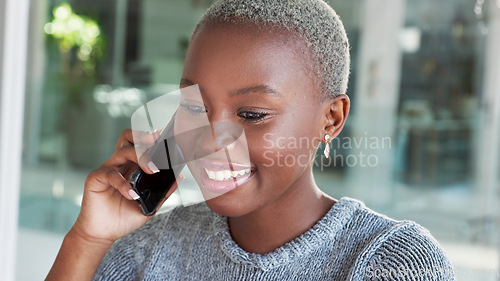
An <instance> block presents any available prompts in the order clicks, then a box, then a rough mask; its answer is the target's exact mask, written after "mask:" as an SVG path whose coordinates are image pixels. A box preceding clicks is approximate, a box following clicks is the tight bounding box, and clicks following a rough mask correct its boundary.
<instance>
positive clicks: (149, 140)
mask: <svg viewBox="0 0 500 281" xmlns="http://www.w3.org/2000/svg"><path fill="white" fill-rule="evenodd" d="M159 137H160V130H159V129H156V130H153V131H151V132H146V131H139V130H131V129H126V130H123V132H122V133H121V135H120V138H119V139H118V142H117V144H116V147H115V150H118V149H120V148H122V147H124V146H134V145H141V144H146V145H149V146H151V145H152V144H154V143H155V142H156V140H157V139H158V138H159Z"/></svg>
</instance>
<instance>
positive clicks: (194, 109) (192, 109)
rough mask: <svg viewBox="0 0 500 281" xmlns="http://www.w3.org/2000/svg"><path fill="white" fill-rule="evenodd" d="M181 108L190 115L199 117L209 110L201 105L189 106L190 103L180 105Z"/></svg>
mask: <svg viewBox="0 0 500 281" xmlns="http://www.w3.org/2000/svg"><path fill="white" fill-rule="evenodd" d="M180 106H181V107H182V108H183V109H184V110H185V111H187V113H188V114H190V115H193V116H197V115H201V114H205V113H207V109H206V108H205V107H203V106H200V105H194V104H188V103H180Z"/></svg>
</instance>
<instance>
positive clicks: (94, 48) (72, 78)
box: [43, 3, 106, 102]
mask: <svg viewBox="0 0 500 281" xmlns="http://www.w3.org/2000/svg"><path fill="white" fill-rule="evenodd" d="M52 14H53V16H54V17H53V19H52V20H51V21H50V22H47V23H46V24H45V26H44V28H43V29H44V31H45V33H46V34H47V35H48V36H49V37H51V38H53V39H55V40H56V42H57V46H58V49H59V53H60V55H61V74H62V76H63V77H64V78H65V80H66V84H67V85H66V87H67V91H68V94H69V96H70V101H73V102H78V99H79V96H80V95H81V94H82V92H84V91H85V90H86V89H87V88H88V87H89V86H91V85H94V84H95V80H96V69H97V63H98V62H99V60H101V59H102V57H103V54H104V50H105V45H106V43H105V40H104V38H103V35H102V34H101V29H100V27H99V25H98V24H97V22H96V21H94V20H92V19H90V18H88V17H86V16H82V15H78V14H76V13H74V12H73V9H72V8H71V6H70V4H68V3H62V4H61V5H59V6H57V7H55V8H54V9H53V10H52Z"/></svg>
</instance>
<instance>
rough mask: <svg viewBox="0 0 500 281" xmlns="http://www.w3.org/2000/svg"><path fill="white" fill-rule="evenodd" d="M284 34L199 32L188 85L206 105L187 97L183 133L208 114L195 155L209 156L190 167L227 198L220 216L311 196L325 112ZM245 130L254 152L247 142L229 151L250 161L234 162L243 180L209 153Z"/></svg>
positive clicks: (219, 203) (220, 203) (214, 205)
mask: <svg viewBox="0 0 500 281" xmlns="http://www.w3.org/2000/svg"><path fill="white" fill-rule="evenodd" d="M284 36H286V35H279V36H277V35H272V34H270V33H265V32H258V31H255V29H251V28H249V27H242V28H238V29H236V28H235V27H228V26H208V27H203V28H201V29H200V30H199V31H198V32H197V34H196V35H195V37H194V38H193V40H192V42H191V45H190V47H189V49H188V52H187V56H186V61H185V65H184V71H183V75H182V81H181V87H188V86H190V85H195V84H198V85H199V88H200V91H201V96H202V101H201V100H195V99H190V98H189V97H183V99H182V101H181V107H179V110H178V118H177V120H176V128H179V127H182V126H183V125H189V124H187V122H189V121H186V120H189V118H187V117H189V116H195V115H196V114H199V113H200V112H201V111H203V112H204V111H206V116H208V120H209V122H210V124H211V125H212V126H211V127H208V128H211V130H208V133H206V132H205V133H203V134H200V135H198V136H196V137H193V139H195V143H194V149H190V150H189V153H191V154H192V155H191V156H190V157H193V158H199V157H201V156H206V155H208V156H206V157H202V158H201V159H200V160H199V161H195V164H192V165H190V169H191V171H192V173H193V175H194V176H195V178H196V179H197V181H198V183H202V184H204V185H206V186H209V188H208V189H209V192H211V193H214V194H217V192H220V194H222V195H220V196H216V197H215V198H213V199H211V200H208V201H207V204H208V206H209V207H210V208H211V209H212V210H213V211H215V212H217V213H219V214H223V215H226V216H241V215H245V214H249V213H251V212H253V211H256V210H258V209H260V208H262V207H263V206H266V205H269V204H274V203H278V202H281V203H293V200H294V199H293V198H294V196H301V193H302V192H304V191H303V190H301V186H304V185H306V184H309V185H310V180H311V174H312V169H311V165H312V163H311V160H312V158H313V157H314V155H315V151H316V147H317V145H318V144H319V138H320V137H322V136H323V135H324V130H322V129H323V128H322V126H321V122H319V121H320V120H321V118H322V117H323V116H322V115H323V113H322V112H321V110H320V109H319V108H320V104H321V102H320V98H319V97H318V96H319V95H317V94H315V93H316V92H315V91H316V87H315V85H314V82H313V79H311V77H310V76H309V75H308V74H307V72H306V71H307V70H308V69H309V68H308V67H305V65H304V62H305V61H309V60H308V59H307V57H303V56H305V55H304V52H303V51H302V49H301V48H299V47H297V46H298V44H297V43H295V44H292V43H290V41H293V40H284V39H283V38H284ZM289 38H290V37H289ZM183 116H184V117H183ZM183 122H185V123H184V124H183ZM219 122H220V123H219ZM217 124H219V125H220V124H222V125H220V126H219V125H217ZM228 124H233V125H234V126H230V125H229V126H228ZM238 128H241V129H242V130H243V132H244V136H245V137H246V143H247V144H248V151H247V150H246V148H243V149H242V148H241V147H238V146H239V145H238V144H241V143H244V142H236V144H237V145H234V144H233V145H230V146H228V147H226V149H228V151H229V152H231V150H232V149H234V150H238V149H239V150H240V152H239V153H240V155H241V159H245V154H247V155H248V156H247V157H246V158H248V157H249V160H248V159H247V160H246V161H243V160H242V161H237V160H234V159H233V160H232V161H233V162H234V163H233V164H234V167H232V170H233V171H234V170H236V171H240V172H241V173H243V175H241V174H238V175H237V176H236V177H230V178H229V179H228V178H227V177H222V175H224V173H227V172H225V171H224V170H227V167H224V165H221V164H220V161H218V160H216V159H217V158H218V156H217V157H213V156H211V155H209V154H210V153H212V152H214V151H216V150H217V149H215V150H214V147H217V146H218V148H219V149H220V148H221V147H223V146H224V145H220V142H223V141H221V139H223V138H228V135H231V134H233V135H234V132H237V131H238ZM227 130H229V131H231V130H232V132H231V133H227ZM225 131H226V132H225ZM237 134H238V133H236V135H237ZM229 139H231V137H229ZM233 139H234V138H233ZM229 143H230V141H229ZM181 148H182V146H181ZM241 151H243V152H241ZM226 152H227V151H224V150H220V151H219V154H218V155H219V156H224V154H223V153H226ZM235 153H236V154H231V153H230V155H238V152H235ZM214 155H217V154H214ZM233 158H238V157H233ZM233 164H230V165H233ZM233 176H234V175H233ZM307 181H308V182H307ZM231 183H236V185H233V186H232V187H231ZM235 186H236V188H234V187H235ZM284 200H285V201H289V202H284Z"/></svg>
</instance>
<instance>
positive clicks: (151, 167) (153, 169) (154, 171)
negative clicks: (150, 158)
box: [148, 162, 160, 174]
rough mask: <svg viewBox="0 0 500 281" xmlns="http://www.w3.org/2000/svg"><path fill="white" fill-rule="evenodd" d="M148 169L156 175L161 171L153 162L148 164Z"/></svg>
mask: <svg viewBox="0 0 500 281" xmlns="http://www.w3.org/2000/svg"><path fill="white" fill-rule="evenodd" d="M148 168H149V169H150V170H151V171H152V172H153V173H155V174H156V173H158V172H159V171H160V170H159V169H158V168H157V167H156V166H155V164H154V163H153V162H149V163H148Z"/></svg>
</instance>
